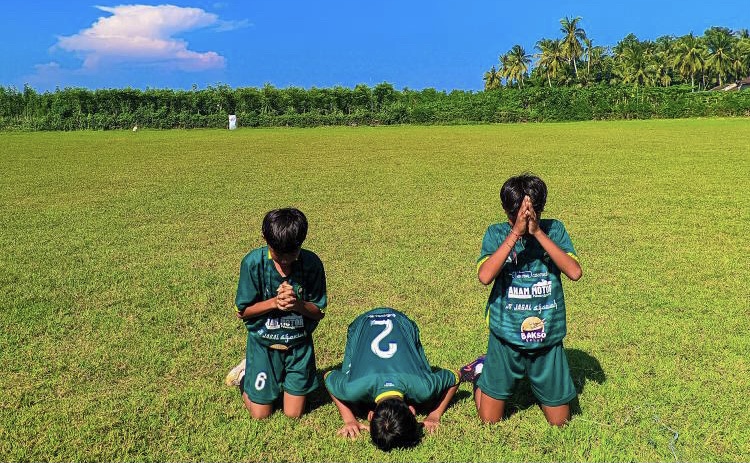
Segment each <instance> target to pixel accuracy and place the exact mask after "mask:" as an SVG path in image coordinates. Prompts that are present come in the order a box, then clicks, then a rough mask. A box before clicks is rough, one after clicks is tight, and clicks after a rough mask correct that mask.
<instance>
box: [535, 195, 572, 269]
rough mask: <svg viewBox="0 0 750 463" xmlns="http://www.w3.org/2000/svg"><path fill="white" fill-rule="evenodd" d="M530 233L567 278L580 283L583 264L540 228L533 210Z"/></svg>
mask: <svg viewBox="0 0 750 463" xmlns="http://www.w3.org/2000/svg"><path fill="white" fill-rule="evenodd" d="M529 233H530V234H531V236H533V237H534V238H536V240H537V241H538V242H539V244H540V245H541V246H542V247H543V248H544V250H545V251H547V254H549V257H550V259H552V262H554V263H555V265H557V268H559V269H560V271H561V272H563V273H564V274H565V276H567V277H568V278H570V279H571V280H573V281H578V280H579V279H580V278H581V276H582V275H583V270H581V264H579V263H578V261H577V260H576V259H574V258H573V256H571V255H570V254H568V253H567V252H565V251H563V250H562V249H560V246H558V245H557V244H556V243H555V242H554V241H552V239H550V237H549V236H547V234H546V233H544V230H542V227H540V226H539V221H538V220H537V216H536V213H534V210H533V209H532V210H531V215H530V217H529Z"/></svg>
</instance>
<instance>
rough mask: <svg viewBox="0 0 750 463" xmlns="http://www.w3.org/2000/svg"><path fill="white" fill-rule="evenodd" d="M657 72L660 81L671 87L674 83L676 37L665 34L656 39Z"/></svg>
mask: <svg viewBox="0 0 750 463" xmlns="http://www.w3.org/2000/svg"><path fill="white" fill-rule="evenodd" d="M655 49H656V56H655V58H656V74H657V79H658V80H659V83H661V85H663V86H664V87H669V85H670V84H671V83H672V76H673V74H674V68H673V66H672V63H673V62H674V49H675V38H674V36H671V35H663V36H661V37H659V38H657V39H656V42H655Z"/></svg>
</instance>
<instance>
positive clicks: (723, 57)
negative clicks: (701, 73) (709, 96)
mask: <svg viewBox="0 0 750 463" xmlns="http://www.w3.org/2000/svg"><path fill="white" fill-rule="evenodd" d="M703 36H704V40H705V43H706V47H707V48H708V59H707V60H706V68H708V70H709V71H710V72H712V73H713V74H715V75H717V76H718V77H719V86H722V85H723V83H722V77H723V76H725V75H727V74H729V73H731V72H732V61H733V58H732V56H731V55H732V46H733V45H734V41H735V40H736V39H735V38H734V36H733V35H732V31H730V30H729V29H727V28H725V27H712V28H710V29H708V30H707V31H706V32H705V33H704V35H703Z"/></svg>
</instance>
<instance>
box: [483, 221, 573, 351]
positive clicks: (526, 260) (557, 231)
mask: <svg viewBox="0 0 750 463" xmlns="http://www.w3.org/2000/svg"><path fill="white" fill-rule="evenodd" d="M539 227H540V228H541V230H542V231H544V233H546V234H547V236H548V237H549V238H550V239H551V240H552V241H553V242H554V243H555V244H557V246H559V247H560V249H562V250H563V251H564V252H566V253H568V254H569V255H570V256H572V257H573V258H574V259H576V260H577V259H578V258H577V256H576V252H575V249H574V248H573V243H572V242H571V241H570V237H569V236H568V232H567V231H566V230H565V226H564V225H563V224H562V222H560V221H558V220H554V219H542V220H540V221H539ZM510 230H511V226H510V224H509V223H507V222H504V223H496V224H493V225H490V226H489V227H488V228H487V231H486V232H485V234H484V239H483V240H482V252H481V255H480V256H479V259H478V265H481V264H482V263H483V262H484V261H485V260H487V259H488V258H489V257H490V256H491V255H492V254H493V253H494V252H495V251H496V250H497V249H498V248H499V247H500V245H502V243H503V241H504V240H505V238H506V237H507V236H508V234H509V233H510ZM485 318H486V320H487V323H488V325H489V327H490V330H491V331H492V333H493V334H494V335H495V336H497V337H498V338H500V339H502V340H504V341H505V342H507V343H509V344H511V345H514V346H516V347H518V348H521V349H527V350H534V349H539V348H542V347H546V346H551V345H554V344H556V343H557V342H559V341H561V340H562V339H563V338H564V337H565V334H566V332H567V327H566V323H565V298H564V297H563V288H562V282H561V281H560V269H559V268H557V266H556V265H555V263H554V262H553V261H552V259H551V258H550V257H549V255H548V254H547V252H546V251H545V250H544V248H542V246H541V245H540V244H539V242H538V241H537V240H536V239H534V238H533V237H530V236H523V237H521V238H520V239H519V240H518V241H517V242H516V245H515V246H514V248H513V250H512V251H511V252H510V255H509V256H508V258H507V259H506V260H505V263H504V264H503V267H502V269H501V270H500V273H499V274H498V276H497V277H496V278H495V283H494V285H493V286H492V291H491V292H490V297H489V299H488V301H487V306H486V309H485Z"/></svg>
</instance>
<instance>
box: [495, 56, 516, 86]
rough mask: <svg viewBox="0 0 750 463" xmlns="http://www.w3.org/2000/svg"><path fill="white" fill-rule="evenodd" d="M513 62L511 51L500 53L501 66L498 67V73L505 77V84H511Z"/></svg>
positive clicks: (502, 77)
mask: <svg viewBox="0 0 750 463" xmlns="http://www.w3.org/2000/svg"><path fill="white" fill-rule="evenodd" d="M512 67H513V63H512V60H511V57H510V54H509V53H505V54H503V55H500V67H499V68H498V74H500V78H501V79H505V85H506V86H510V81H511V72H512Z"/></svg>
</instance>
